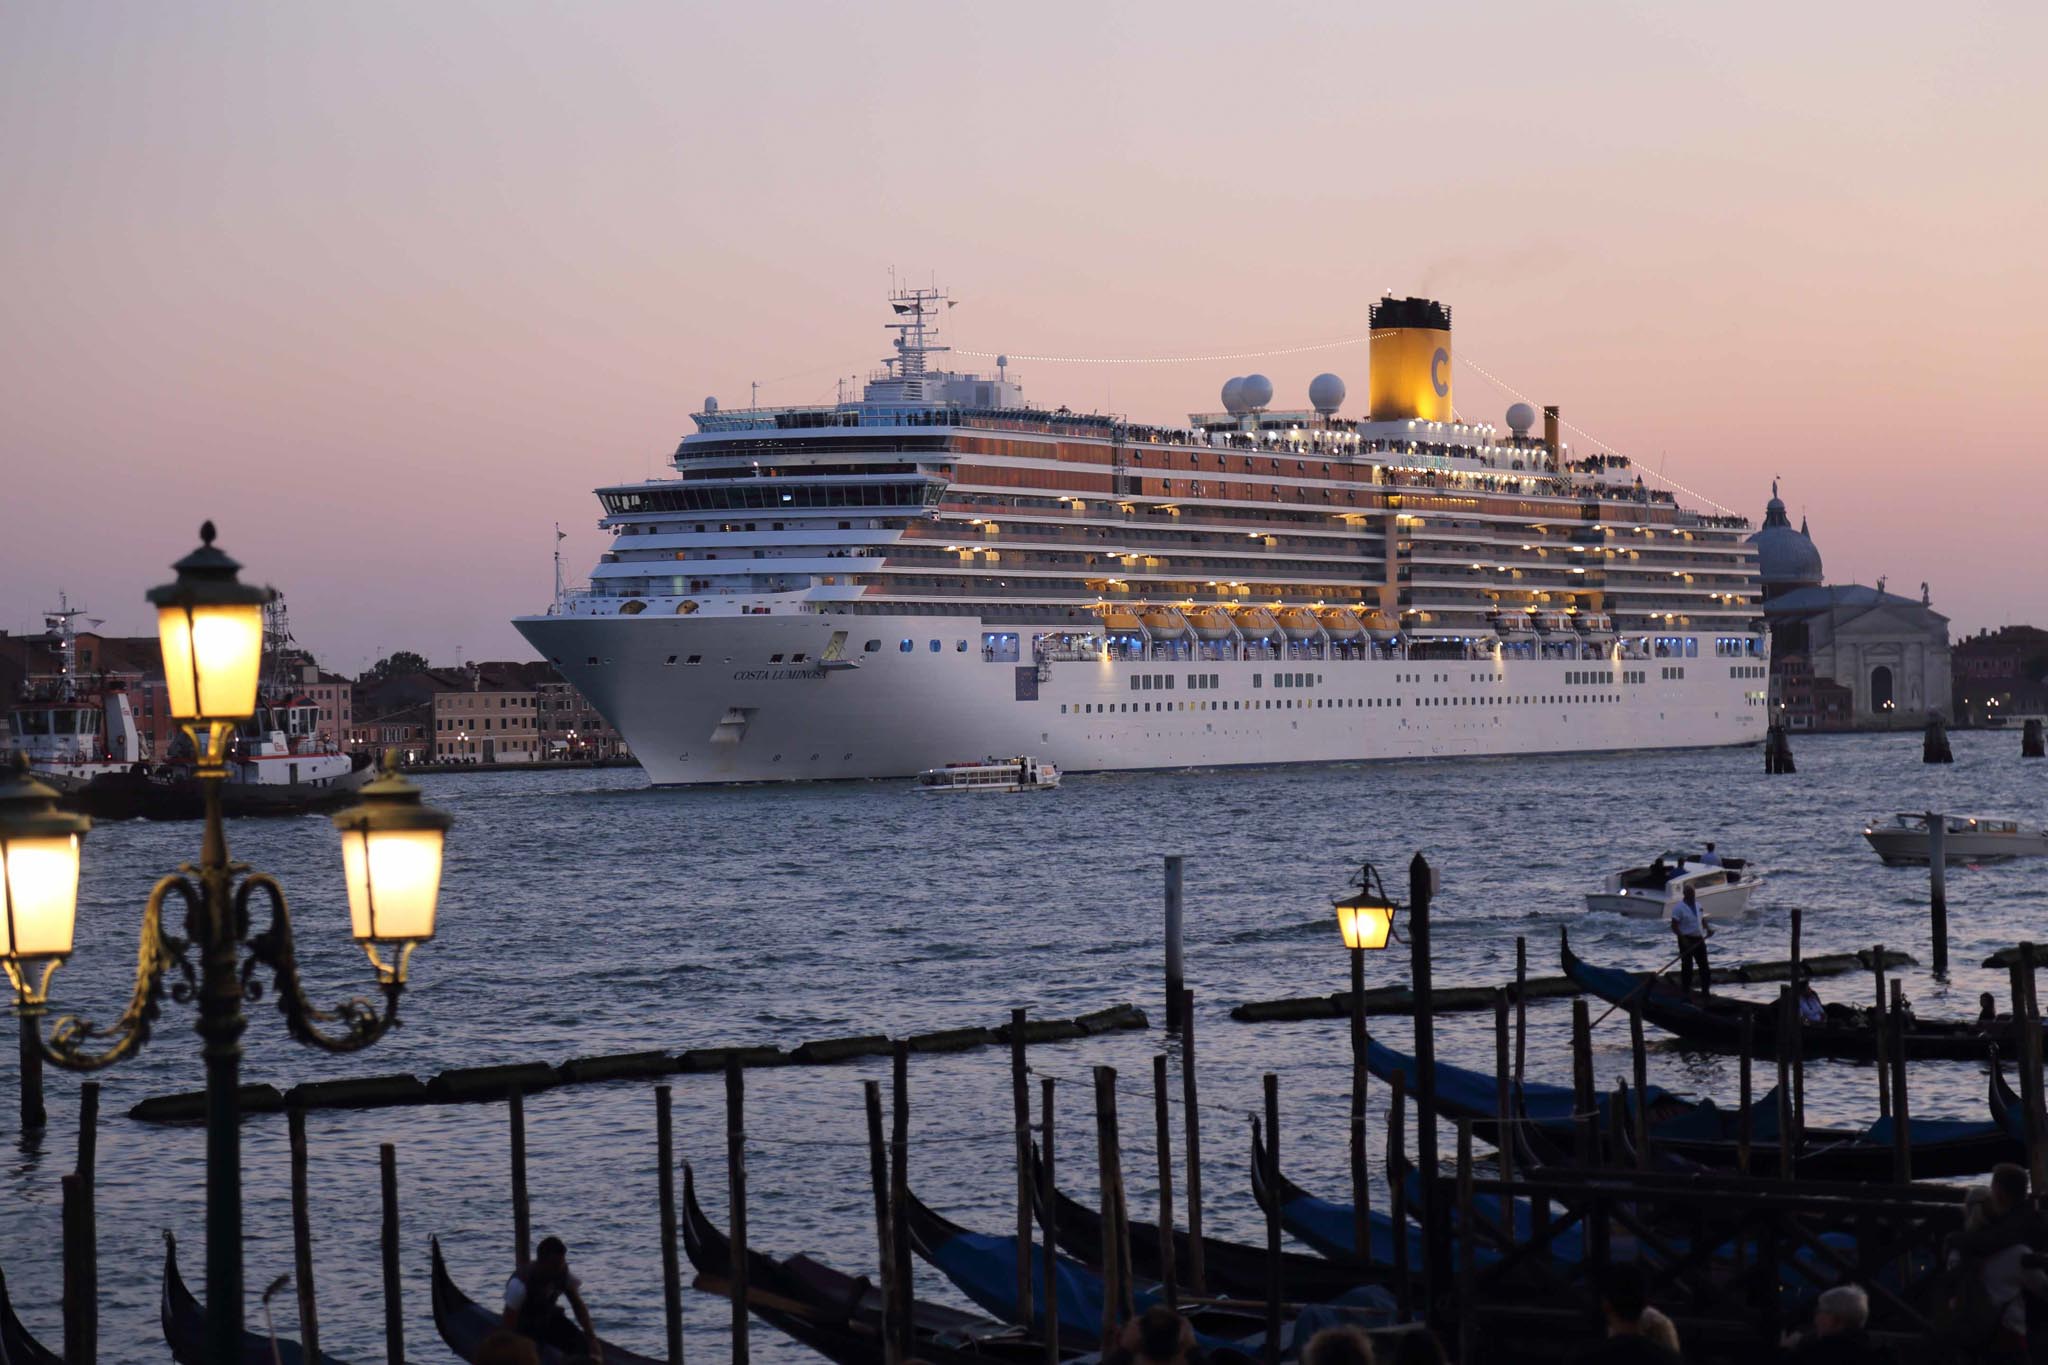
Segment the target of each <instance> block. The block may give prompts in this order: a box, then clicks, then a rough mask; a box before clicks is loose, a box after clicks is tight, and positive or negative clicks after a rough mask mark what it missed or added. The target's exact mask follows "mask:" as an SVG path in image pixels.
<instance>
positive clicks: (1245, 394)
mask: <svg viewBox="0 0 2048 1365" xmlns="http://www.w3.org/2000/svg"><path fill="white" fill-rule="evenodd" d="M1238 397H1239V398H1241V399H1243V400H1244V405H1245V408H1246V409H1247V410H1248V411H1251V412H1256V411H1258V410H1259V409H1260V408H1263V407H1264V406H1266V404H1268V403H1270V402H1272V401H1273V381H1272V380H1270V379H1268V378H1266V376H1264V375H1262V374H1248V375H1246V376H1245V377H1244V387H1243V388H1241V389H1239V390H1238Z"/></svg>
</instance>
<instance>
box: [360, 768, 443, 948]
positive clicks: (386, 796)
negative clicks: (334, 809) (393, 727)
mask: <svg viewBox="0 0 2048 1365" xmlns="http://www.w3.org/2000/svg"><path fill="white" fill-rule="evenodd" d="M454 823H455V820H454V817H453V816H451V815H449V814H448V813H447V812H446V811H441V810H436V809H434V808H433V807H432V806H429V805H426V804H424V803H423V802H422V801H421V800H420V789H419V788H418V787H416V786H414V785H413V784H412V783H410V782H408V781H406V780H405V778H403V777H402V776H400V775H399V773H398V771H397V769H396V767H395V766H394V765H393V763H392V760H391V756H390V755H388V754H387V755H386V756H385V760H384V771H383V772H382V773H381V774H380V775H379V776H378V777H377V779H376V780H375V781H373V782H371V783H370V784H369V785H368V786H366V787H364V788H363V799H362V800H361V801H360V802H358V803H357V804H356V805H354V806H351V807H349V808H348V809H347V810H345V811H342V812H341V813H340V814H338V815H336V816H335V817H334V826H335V828H336V829H338V830H340V831H341V866H342V872H343V874H344V876H345V877H346V878H347V881H348V917H349V932H350V933H351V934H352V935H354V937H355V940H356V942H358V943H361V944H363V945H364V946H365V947H366V948H368V949H370V951H371V955H372V959H373V960H375V948H374V945H376V944H379V943H396V944H414V943H424V942H425V941H426V940H428V939H430V938H432V937H433V936H434V908H435V905H436V903H437V902H438V901H439V900H440V896H441V844H442V840H443V839H444V838H445V837H446V835H447V833H448V827H449V826H450V825H452V824H454ZM401 961H402V959H401ZM400 971H401V972H402V971H403V968H402V966H401V968H400ZM401 979H403V977H402V976H401Z"/></svg>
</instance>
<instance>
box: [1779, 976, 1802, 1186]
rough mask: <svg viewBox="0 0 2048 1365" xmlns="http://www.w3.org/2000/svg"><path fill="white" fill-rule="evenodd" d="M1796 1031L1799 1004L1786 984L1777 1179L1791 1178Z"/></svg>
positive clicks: (1781, 1012)
mask: <svg viewBox="0 0 2048 1365" xmlns="http://www.w3.org/2000/svg"><path fill="white" fill-rule="evenodd" d="M1798 1028H1799V1002H1798V1000H1797V998H1796V997H1794V995H1793V994H1792V987H1791V986H1790V985H1789V984H1788V985H1786V986H1785V987H1784V989H1782V990H1780V991H1779V992H1778V1049H1777V1050H1778V1179H1780V1180H1790V1179H1791V1178H1792V1153H1793V1145H1794V1144H1793V1137H1794V1134H1793V1131H1792V1038H1793V1035H1794V1034H1795V1033H1796V1032H1797V1031H1798Z"/></svg>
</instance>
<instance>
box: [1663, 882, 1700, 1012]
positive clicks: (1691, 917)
mask: <svg viewBox="0 0 2048 1365" xmlns="http://www.w3.org/2000/svg"><path fill="white" fill-rule="evenodd" d="M1671 932H1672V933H1674V934H1676V935H1678V988H1679V990H1681V991H1683V992H1684V993H1685V994H1687V995H1691V994H1692V972H1693V968H1694V966H1698V968H1699V972H1700V998H1701V999H1702V1000H1704V999H1706V996H1707V984H1708V982H1707V917H1706V915H1705V914H1703V913H1702V912H1701V910H1700V902H1699V893H1698V892H1696V891H1694V890H1693V888H1692V887H1691V886H1687V887H1686V888H1685V899H1683V900H1681V901H1678V902H1676V903H1675V904H1673V905H1672V907H1671Z"/></svg>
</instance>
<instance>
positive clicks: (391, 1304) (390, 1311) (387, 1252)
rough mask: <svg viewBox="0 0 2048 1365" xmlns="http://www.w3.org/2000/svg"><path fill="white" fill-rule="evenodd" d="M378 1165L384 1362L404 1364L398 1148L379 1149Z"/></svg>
mask: <svg viewBox="0 0 2048 1365" xmlns="http://www.w3.org/2000/svg"><path fill="white" fill-rule="evenodd" d="M377 1166H378V1169H379V1171H380V1172H381V1174H382V1175H383V1179H384V1230H383V1243H384V1359H385V1361H386V1362H387V1365H405V1299H404V1288H403V1283H402V1281H401V1279H400V1277H399V1274H398V1148H396V1147H394V1146H392V1145H391V1144H390V1143H388V1142H386V1143H384V1144H382V1145H381V1146H379V1147H378V1148H377ZM520 1264H522V1265H524V1264H525V1262H523V1261H522V1262H521V1263H520Z"/></svg>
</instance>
